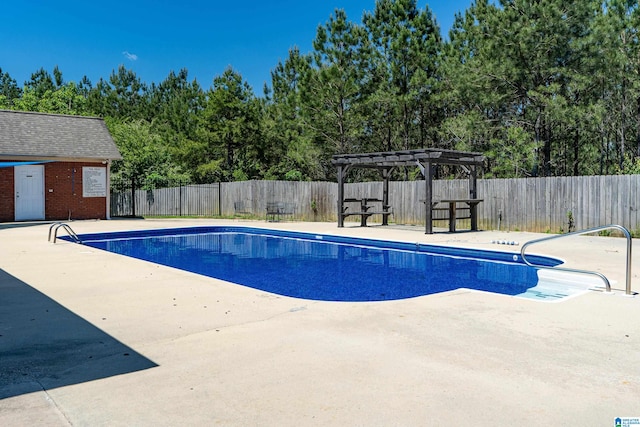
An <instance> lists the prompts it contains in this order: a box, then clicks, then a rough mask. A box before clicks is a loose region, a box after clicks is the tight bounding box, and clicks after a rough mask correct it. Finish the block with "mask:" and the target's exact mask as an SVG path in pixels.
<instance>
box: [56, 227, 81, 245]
mask: <svg viewBox="0 0 640 427" xmlns="http://www.w3.org/2000/svg"><path fill="white" fill-rule="evenodd" d="M61 227H62V228H64V229H65V231H66V232H67V234H68V235H69V236H70V237H71V239H72V240H73V241H74V242H76V243H82V240H80V238H79V237H78V235H77V234H76V232H75V231H73V229H72V228H71V226H70V225H69V224H66V223H64V222H54V223H53V224H51V226H50V227H49V241H51V232H52V231H53V243H55V242H56V240H57V238H58V229H59V228H61Z"/></svg>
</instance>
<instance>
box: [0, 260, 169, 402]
mask: <svg viewBox="0 0 640 427" xmlns="http://www.w3.org/2000/svg"><path fill="white" fill-rule="evenodd" d="M156 366H158V365H157V364H155V363H154V362H152V361H151V360H149V359H147V358H146V357H144V356H142V355H141V354H139V353H137V352H135V351H134V350H133V349H131V348H130V347H127V346H126V345H124V344H123V343H121V342H120V341H118V340H116V339H115V338H113V337H112V336H110V335H108V334H106V333H105V332H104V331H102V330H100V329H99V328H97V327H95V326H94V325H92V324H91V323H89V322H87V321H86V320H84V319H82V318H81V317H79V316H77V315H76V314H74V313H73V312H71V311H69V310H68V309H66V308H65V307H63V306H62V305H60V304H58V303H57V302H55V301H54V300H52V299H51V298H49V297H47V296H46V295H44V294H42V293H41V292H39V291H37V290H35V289H34V288H32V287H31V286H29V285H27V284H26V283H24V282H22V281H20V280H18V279H17V278H15V277H13V276H11V275H10V274H8V273H6V272H5V271H4V270H0V399H5V398H8V397H13V396H18V395H21V394H26V393H32V392H35V391H42V390H48V389H52V388H56V387H63V386H67V385H72V384H78V383H83V382H86V381H92V380H97V379H101V378H107V377H111V376H115V375H122V374H128V373H131V372H136V371H141V370H144V369H149V368H153V367H156Z"/></svg>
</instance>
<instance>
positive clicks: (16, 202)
mask: <svg viewBox="0 0 640 427" xmlns="http://www.w3.org/2000/svg"><path fill="white" fill-rule="evenodd" d="M119 159H122V156H121V155H120V152H119V151H118V148H117V147H116V144H115V142H114V141H113V139H112V138H111V134H110V133H109V130H108V129H107V126H106V125H105V123H104V121H103V120H102V119H99V118H95V117H79V116H64V115H58V114H43V113H31V112H23V111H7V110H0V222H9V221H28V220H29V221H30V220H69V219H108V218H109V168H110V165H111V161H112V160H119Z"/></svg>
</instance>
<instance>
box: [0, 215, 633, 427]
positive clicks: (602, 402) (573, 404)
mask: <svg viewBox="0 0 640 427" xmlns="http://www.w3.org/2000/svg"><path fill="white" fill-rule="evenodd" d="M215 224H220V225H223V224H234V225H250V226H254V227H271V228H279V229H289V230H297V231H308V232H313V233H329V234H341V235H348V236H357V237H367V238H379V239H386V240H401V241H410V242H423V243H437V244H443V245H455V246H466V247H477V248H483V249H493V250H504V251H515V252H518V251H519V246H505V245H496V244H493V243H491V242H492V241H494V240H508V241H517V242H518V243H519V244H522V243H523V242H525V241H527V240H530V239H533V238H538V237H541V235H536V234H532V233H505V232H474V233H471V232H463V233H455V234H450V233H444V232H441V233H436V234H433V235H425V234H424V233H423V230H422V228H421V227H415V228H394V227H367V228H361V227H356V226H352V225H351V224H350V223H349V226H347V227H345V228H342V229H338V228H337V227H336V225H335V223H291V222H282V223H266V222H264V221H257V222H238V221H218V220H113V221H81V222H73V223H72V224H71V225H72V227H73V229H74V230H75V231H76V232H77V233H79V234H82V233H89V232H103V231H116V230H131V229H145V228H164V227H176V226H187V225H215ZM48 229H49V225H48V224H34V225H30V226H27V225H25V224H22V226H17V225H14V226H6V225H5V226H4V227H2V229H0V425H1V426H35V425H41V426H44V425H47V426H57V425H60V426H65V425H75V426H130V425H136V426H163V425H166V426H175V425H229V426H294V425H295V426H301V425H302V426H306V425H310V426H314V425H317V426H418V425H420V426H442V425H477V426H498V425H518V426H551V425H554V426H569V425H571V426H574V425H575V426H613V425H614V419H615V418H616V417H630V416H638V417H640V297H629V296H625V295H624V292H623V291H621V290H620V288H624V281H625V277H624V272H625V264H624V262H625V259H624V254H625V241H624V239H619V238H605V237H584V236H583V237H569V238H566V239H560V240H558V241H554V242H552V243H545V244H541V245H539V246H535V247H534V248H532V252H536V253H542V254H545V255H555V256H559V257H561V258H565V259H566V262H567V265H571V266H574V267H582V268H588V269H592V270H597V271H600V272H602V273H603V274H605V275H607V277H609V279H610V280H614V281H616V284H615V285H614V288H617V289H615V290H614V292H613V293H612V294H605V293H603V292H597V291H592V292H589V293H587V294H584V295H581V296H578V297H575V298H572V299H569V300H566V301H563V302H557V303H545V302H537V301H530V300H525V299H520V298H514V297H509V296H503V295H497V294H491V293H481V292H473V291H465V290H456V291H452V292H446V293H442V294H436V295H431V296H424V297H419V298H412V299H407V300H400V301H387V302H373V303H337V302H322V301H311V300H302V299H295V298H288V297H283V296H279V295H275V294H270V293H266V292H263V291H259V290H255V289H251V288H246V287H243V286H239V285H235V284H231V283H227V282H223V281H219V280H215V279H211V278H207V277H202V276H198V275H195V274H191V273H187V272H184V271H180V270H176V269H172V268H169V267H163V266H159V265H155V264H151V263H147V262H143V261H140V260H136V259H131V258H127V257H123V256H120V255H116V254H112V253H107V252H103V251H99V250H95V249H92V248H88V247H85V246H82V245H77V244H72V243H67V242H64V241H58V243H56V244H52V243H49V242H47V232H48ZM634 243H635V242H634ZM636 258H637V257H634V262H633V289H634V290H635V291H639V290H640V278H639V277H638V274H639V273H640V264H639V263H638V262H637V261H636ZM327 274H331V272H327Z"/></svg>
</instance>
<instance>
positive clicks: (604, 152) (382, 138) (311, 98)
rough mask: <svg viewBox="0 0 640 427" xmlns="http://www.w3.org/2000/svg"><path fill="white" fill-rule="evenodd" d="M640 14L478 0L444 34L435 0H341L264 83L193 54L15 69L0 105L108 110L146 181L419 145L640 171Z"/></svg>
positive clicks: (280, 172) (576, 1)
mask: <svg viewBox="0 0 640 427" xmlns="http://www.w3.org/2000/svg"><path fill="white" fill-rule="evenodd" d="M639 28H640V8H639V6H638V2H637V1H636V0H604V1H602V0H499V1H489V0H476V1H475V2H474V3H473V4H472V5H471V6H470V7H469V8H468V9H467V10H466V11H465V12H464V13H462V14H458V15H456V16H455V21H454V24H453V27H452V29H451V30H450V32H449V34H448V38H446V39H444V38H442V37H441V32H440V28H439V26H438V23H437V21H436V19H435V17H434V16H433V14H432V12H431V9H430V8H429V7H428V6H425V7H423V8H420V7H418V4H417V1H416V0H377V1H376V3H375V7H374V10H373V11H370V12H365V13H364V14H363V16H362V17H361V20H360V21H359V22H354V21H353V20H350V19H349V18H348V17H347V15H346V13H345V12H344V10H341V9H337V10H335V11H334V13H333V14H331V15H330V17H329V18H328V20H327V22H326V23H324V24H322V25H319V26H318V28H317V32H316V36H315V39H314V40H313V49H312V51H311V52H310V53H302V52H300V50H299V49H298V48H296V47H293V48H291V49H290V50H289V52H288V56H287V57H286V59H285V60H284V61H280V62H279V63H277V64H276V65H275V67H274V68H273V69H272V71H271V84H268V85H265V87H264V88H262V90H263V92H262V95H261V96H256V95H255V94H254V90H253V88H251V87H250V86H249V85H248V83H247V82H246V81H244V79H243V78H242V76H241V75H240V73H238V72H237V71H235V70H234V69H233V68H231V67H230V68H228V69H226V70H224V71H223V72H222V74H220V75H218V76H216V77H215V78H213V81H212V85H211V86H210V87H209V88H208V89H205V88H204V87H202V86H201V85H200V83H199V82H198V81H197V80H196V79H190V78H189V75H188V70H187V69H182V70H180V71H178V72H174V71H171V72H170V73H169V75H168V76H167V77H166V79H165V80H163V81H162V82H160V83H155V82H152V83H150V84H147V83H145V82H142V81H141V80H140V78H139V77H138V76H137V75H136V74H135V72H134V71H132V70H129V69H127V68H126V67H124V66H120V67H119V68H118V69H117V70H113V71H112V73H111V74H110V76H109V77H108V78H106V79H104V78H100V79H99V80H98V82H97V83H95V84H93V83H92V82H91V81H90V80H89V79H88V78H87V77H84V78H83V79H82V80H80V81H79V82H66V81H65V80H64V79H63V74H62V72H61V70H59V69H58V67H55V68H54V69H53V70H52V72H49V71H47V70H44V69H43V68H41V69H40V70H38V71H36V72H35V73H33V74H32V75H31V79H30V80H29V81H27V82H25V83H24V85H23V87H19V86H18V84H17V82H16V81H15V80H14V79H13V78H11V76H10V74H9V73H8V72H6V71H3V70H2V69H0V108H6V109H17V110H24V111H40V112H49V113H61V114H76V115H96V116H100V117H104V118H105V121H106V123H107V125H108V127H109V129H110V131H111V133H112V135H113V137H114V140H115V141H116V143H117V144H118V147H119V149H120V151H121V152H122V154H123V156H124V160H123V161H122V162H118V163H117V164H115V165H114V174H115V176H119V177H122V178H124V179H127V180H129V181H133V182H134V183H135V185H137V186H145V185H163V184H166V183H167V182H169V181H170V180H173V179H181V180H183V181H184V180H186V181H190V182H194V183H207V182H218V181H234V180H246V179H285V180H334V179H335V170H334V168H333V167H332V166H331V162H330V160H331V156H332V155H334V154H342V153H356V152H376V151H391V150H404V149H412V148H443V149H454V150H463V151H477V152H481V153H483V154H485V155H486V156H487V163H486V165H485V168H484V172H485V177H526V176H569V175H596V174H616V173H637V172H639V171H640V161H639V160H638V158H639V157H640V38H639V33H638V29H639ZM396 173H397V174H399V175H400V176H401V177H402V178H405V179H413V178H415V176H416V174H417V172H416V171H409V170H401V171H396ZM438 173H440V174H442V175H447V174H450V173H452V171H447V170H442V171H439V172H438ZM362 174H363V175H362V176H358V178H359V179H367V178H368V177H369V176H368V175H367V173H366V172H362ZM371 177H374V176H373V175H372V176H371Z"/></svg>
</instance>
